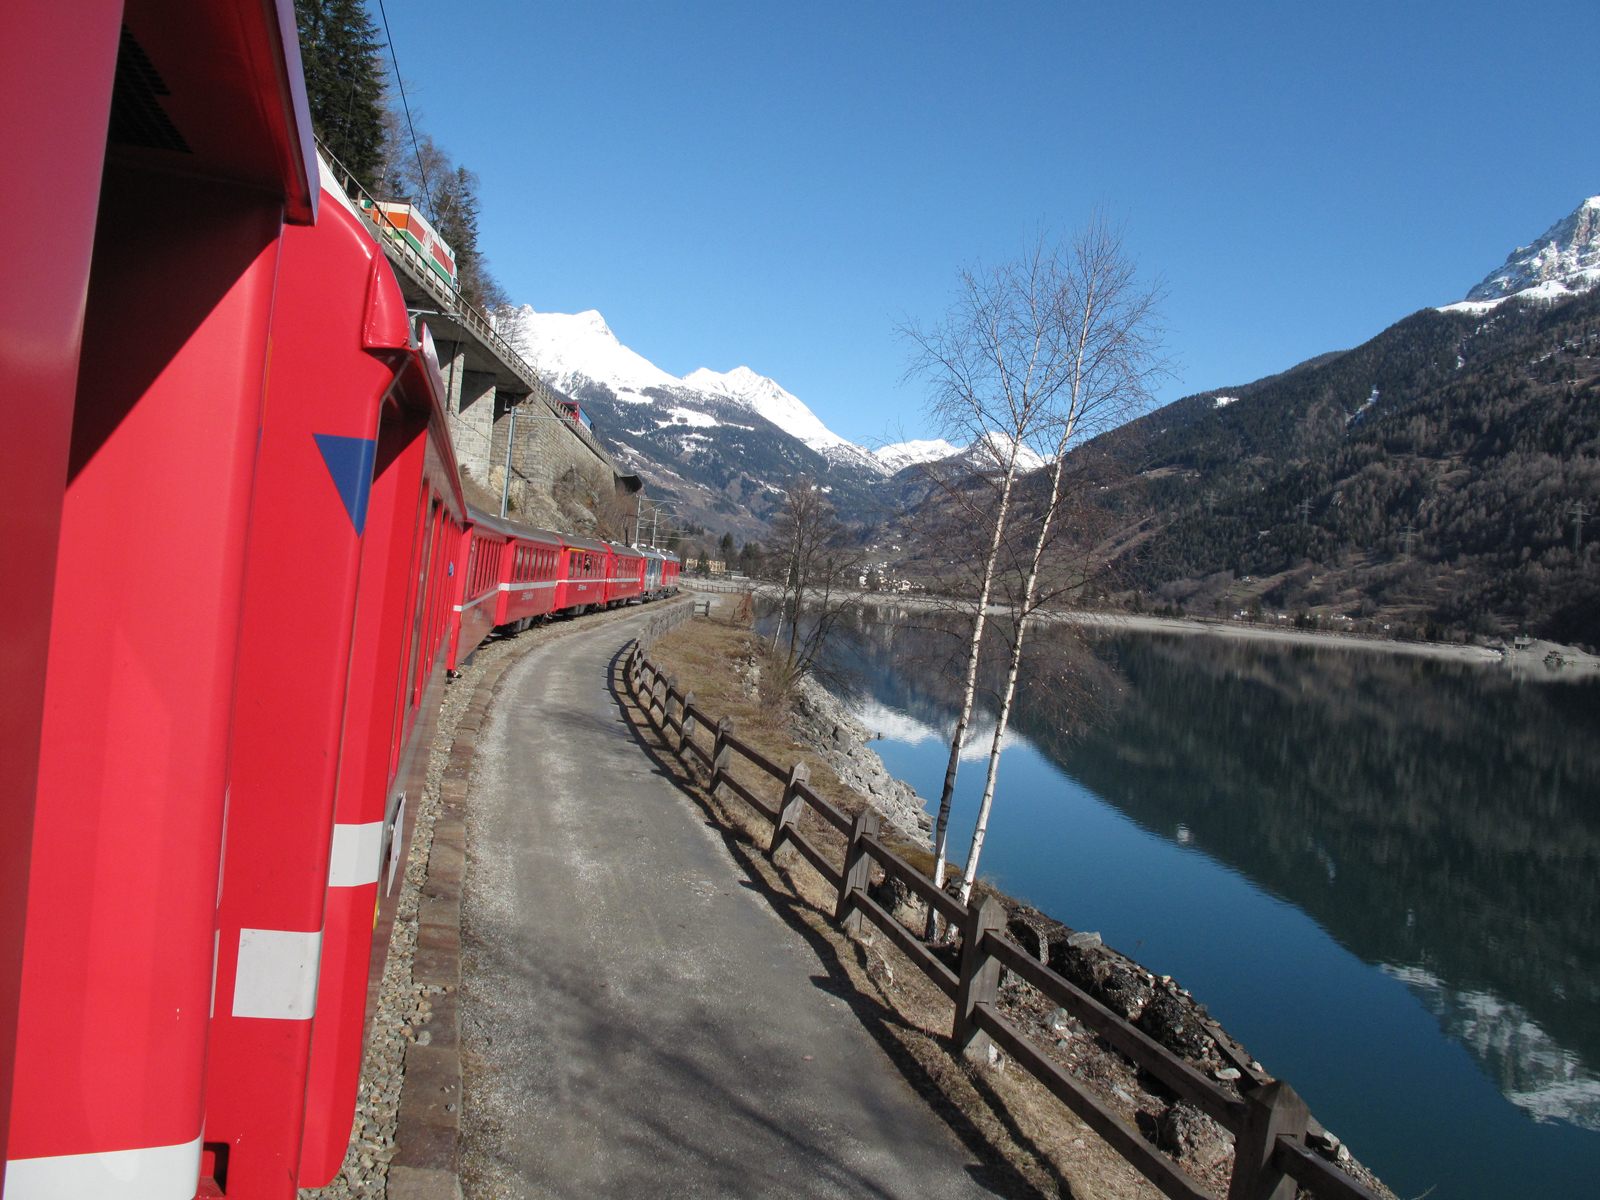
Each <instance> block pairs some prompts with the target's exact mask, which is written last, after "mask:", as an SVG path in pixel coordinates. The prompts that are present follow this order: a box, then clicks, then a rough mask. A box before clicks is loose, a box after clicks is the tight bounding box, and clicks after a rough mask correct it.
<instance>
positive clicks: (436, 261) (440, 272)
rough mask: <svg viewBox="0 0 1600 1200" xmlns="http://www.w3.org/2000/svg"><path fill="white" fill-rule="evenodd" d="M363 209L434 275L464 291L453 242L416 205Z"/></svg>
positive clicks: (373, 204) (368, 204)
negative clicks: (403, 244)
mask: <svg viewBox="0 0 1600 1200" xmlns="http://www.w3.org/2000/svg"><path fill="white" fill-rule="evenodd" d="M361 207H362V208H364V209H365V210H366V211H367V215H368V216H370V217H371V218H372V219H373V220H374V221H375V222H376V223H377V224H378V225H379V226H380V227H386V228H388V229H392V230H394V232H395V235H396V236H397V237H399V238H400V240H401V241H403V242H405V243H406V245H408V246H410V247H411V248H412V249H413V250H415V251H416V252H417V253H418V254H419V255H420V256H421V257H422V260H423V261H424V262H425V263H427V264H428V266H429V268H430V269H431V270H432V271H433V273H434V274H435V275H437V276H439V278H440V279H442V280H444V281H445V283H447V284H449V285H450V288H451V289H452V290H456V289H459V288H460V286H461V282H460V279H459V278H458V276H457V272H456V252H455V251H454V250H452V249H451V248H450V243H449V242H447V241H445V240H444V239H443V238H442V237H440V236H439V232H438V230H436V229H434V227H433V226H432V225H430V224H428V219H427V218H426V217H424V216H423V215H422V213H421V212H420V211H419V210H418V209H417V207H416V205H414V204H390V203H387V202H385V201H382V200H378V201H371V200H363V201H362V202H361Z"/></svg>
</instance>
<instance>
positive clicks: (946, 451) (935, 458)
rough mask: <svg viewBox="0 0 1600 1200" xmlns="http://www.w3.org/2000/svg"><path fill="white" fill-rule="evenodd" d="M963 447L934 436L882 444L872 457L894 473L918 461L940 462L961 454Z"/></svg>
mask: <svg viewBox="0 0 1600 1200" xmlns="http://www.w3.org/2000/svg"><path fill="white" fill-rule="evenodd" d="M961 451H962V447H960V446H952V445H951V444H950V443H949V442H947V441H945V440H944V439H943V438H933V439H931V440H925V441H910V442H896V443H895V444H894V445H892V446H880V447H878V449H876V450H874V451H873V452H872V457H874V458H876V459H877V460H878V461H879V462H880V463H882V464H883V466H884V468H885V469H886V470H887V471H888V472H889V473H890V474H893V473H894V472H896V471H903V470H905V469H906V468H907V467H910V466H914V465H916V464H917V463H925V462H940V461H942V460H944V459H947V458H953V457H954V456H955V455H957V454H960V453H961Z"/></svg>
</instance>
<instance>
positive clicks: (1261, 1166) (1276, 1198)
mask: <svg viewBox="0 0 1600 1200" xmlns="http://www.w3.org/2000/svg"><path fill="white" fill-rule="evenodd" d="M1310 1120H1311V1112H1310V1110H1309V1109H1307V1108H1306V1102H1305V1101H1304V1100H1302V1099H1300V1097H1299V1096H1298V1095H1296V1094H1295V1090H1294V1089H1293V1088H1292V1087H1290V1086H1289V1085H1288V1084H1287V1083H1285V1082H1284V1081H1283V1080H1281V1079H1277V1080H1274V1081H1273V1082H1272V1083H1268V1084H1264V1085H1262V1086H1261V1087H1258V1088H1256V1089H1255V1090H1254V1091H1251V1092H1247V1093H1246V1094H1245V1097H1244V1126H1243V1128H1241V1129H1240V1130H1239V1135H1238V1137H1237V1138H1236V1139H1235V1140H1234V1149H1233V1179H1232V1180H1231V1181H1230V1182H1229V1184H1228V1200H1294V1195H1295V1182H1294V1180H1292V1179H1290V1178H1289V1177H1288V1176H1287V1175H1285V1174H1284V1173H1283V1172H1282V1171H1280V1170H1278V1169H1277V1168H1276V1167H1275V1166H1273V1165H1272V1152H1273V1150H1274V1149H1276V1147H1277V1144H1278V1136H1279V1135H1280V1134H1283V1135H1285V1136H1288V1137H1291V1138H1293V1139H1294V1140H1295V1141H1298V1142H1303V1141H1305V1140H1306V1126H1307V1124H1308V1123H1309V1122H1310Z"/></svg>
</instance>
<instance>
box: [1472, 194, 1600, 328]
mask: <svg viewBox="0 0 1600 1200" xmlns="http://www.w3.org/2000/svg"><path fill="white" fill-rule="evenodd" d="M1597 283H1600V196H1590V197H1589V198H1588V199H1587V200H1585V201H1584V202H1583V203H1582V204H1580V205H1578V207H1577V208H1576V209H1575V210H1574V211H1573V212H1572V213H1571V214H1570V215H1568V216H1567V217H1565V218H1563V219H1562V220H1560V221H1557V222H1556V223H1555V224H1554V225H1552V226H1550V228H1549V229H1547V230H1545V231H1544V233H1543V235H1541V236H1540V237H1539V238H1537V239H1536V240H1535V241H1534V242H1533V244H1532V245H1530V246H1518V247H1517V248H1516V249H1515V250H1513V251H1512V252H1511V253H1510V254H1508V255H1507V256H1506V261H1505V262H1504V263H1502V264H1501V265H1500V266H1498V267H1496V268H1495V269H1494V270H1493V271H1490V272H1489V275H1488V277H1487V278H1485V279H1484V281H1483V282H1482V283H1480V284H1478V286H1477V287H1475V288H1473V289H1472V290H1471V291H1470V292H1468V293H1467V298H1466V299H1465V300H1462V301H1459V302H1458V303H1456V304H1447V305H1445V306H1444V307H1443V308H1442V309H1441V310H1440V311H1441V312H1487V311H1488V310H1489V309H1491V308H1493V307H1494V306H1495V305H1497V304H1499V303H1500V302H1501V301H1503V300H1508V299H1510V298H1511V297H1512V296H1520V297H1522V298H1523V299H1526V300H1559V299H1561V298H1562V297H1563V296H1570V295H1574V294H1576V293H1578V292H1587V291H1588V290H1589V289H1590V288H1592V287H1594V286H1595V284H1597Z"/></svg>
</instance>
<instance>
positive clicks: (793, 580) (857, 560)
mask: <svg viewBox="0 0 1600 1200" xmlns="http://www.w3.org/2000/svg"><path fill="white" fill-rule="evenodd" d="M772 528H773V535H774V536H773V543H774V544H773V547H772V550H771V552H770V553H769V554H768V555H767V556H766V560H765V564H766V567H767V570H768V572H769V574H770V575H771V577H772V579H773V580H774V581H775V582H776V583H777V585H778V623H777V627H776V628H775V629H774V630H773V634H772V642H771V646H772V651H773V658H774V660H775V663H774V665H775V666H776V667H778V668H779V669H780V670H781V672H782V673H783V676H784V681H785V684H786V686H787V685H790V684H792V683H794V682H796V681H798V680H799V679H800V678H801V677H802V676H805V675H830V674H831V664H829V663H828V662H827V660H826V658H825V656H824V650H825V649H826V647H827V646H828V644H829V640H830V638H831V637H832V635H833V633H834V631H835V629H836V628H837V627H838V625H839V621H840V618H841V617H842V616H843V615H844V613H845V610H846V608H847V607H848V605H849V604H850V603H851V602H852V601H853V600H854V599H855V595H854V588H855V585H856V583H857V581H858V577H859V575H860V571H861V552H860V550H859V549H858V548H856V547H854V546H851V545H850V544H849V539H848V537H847V532H846V530H845V528H844V526H843V524H842V523H841V522H840V521H839V518H838V516H837V515H836V514H835V512H834V508H833V505H832V503H830V502H829V500H828V497H827V494H826V493H825V492H824V491H823V489H822V488H821V487H819V486H818V484H817V481H816V480H815V479H813V478H811V477H810V476H809V475H802V476H799V477H798V478H796V479H794V480H792V481H791V482H790V484H789V486H788V488H787V490H786V491H785V493H784V498H783V509H782V511H781V512H779V514H778V516H777V518H776V519H775V520H774V521H773V523H772ZM829 681H830V682H838V681H837V680H831V679H830V680H829Z"/></svg>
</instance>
